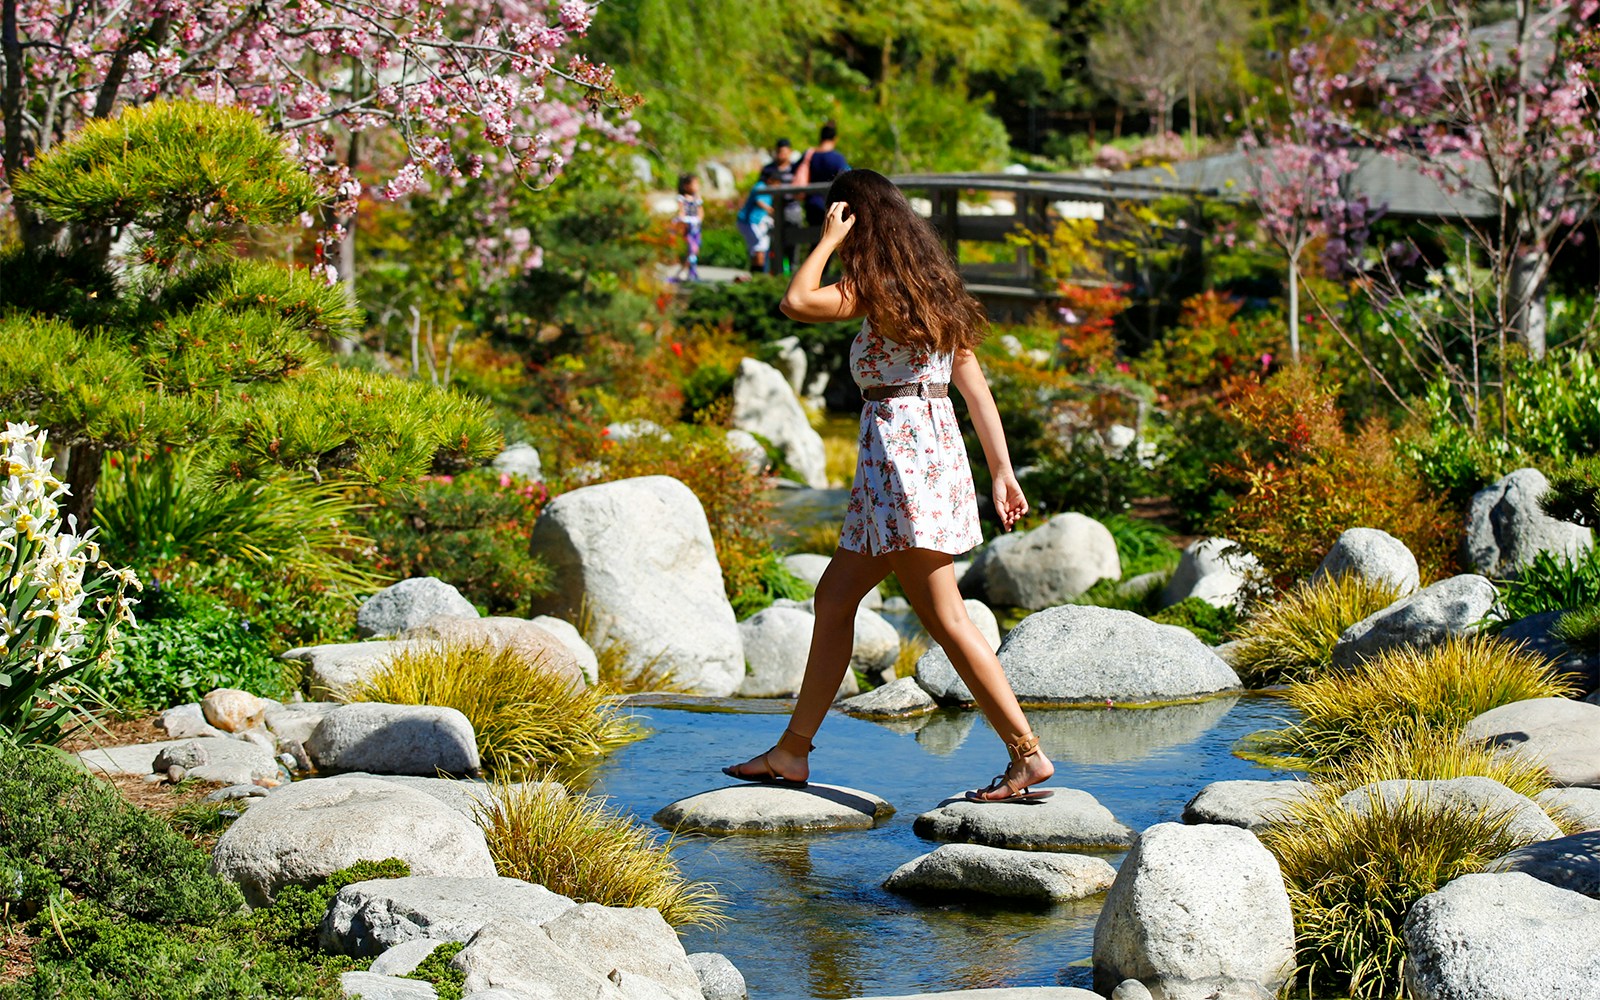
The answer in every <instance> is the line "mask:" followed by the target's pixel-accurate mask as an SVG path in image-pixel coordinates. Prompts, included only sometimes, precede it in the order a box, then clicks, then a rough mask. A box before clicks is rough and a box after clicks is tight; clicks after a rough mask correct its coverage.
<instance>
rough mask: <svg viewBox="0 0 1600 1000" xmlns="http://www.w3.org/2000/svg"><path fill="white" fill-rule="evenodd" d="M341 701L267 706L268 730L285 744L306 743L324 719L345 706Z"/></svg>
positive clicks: (286, 703) (302, 702) (293, 702)
mask: <svg viewBox="0 0 1600 1000" xmlns="http://www.w3.org/2000/svg"><path fill="white" fill-rule="evenodd" d="M343 704H344V702H340V701H291V702H285V703H283V704H279V703H278V702H271V703H269V704H268V705H267V715H266V726H267V729H268V730H269V731H270V732H271V733H272V735H273V736H274V737H276V738H277V739H278V740H279V741H281V742H284V743H302V744H303V743H305V741H306V740H309V739H310V738H311V734H312V733H314V732H316V729H317V724H318V723H319V722H321V721H322V717H323V716H325V715H327V714H328V713H329V712H331V711H333V710H334V709H336V708H338V707H340V706H341V705H343Z"/></svg>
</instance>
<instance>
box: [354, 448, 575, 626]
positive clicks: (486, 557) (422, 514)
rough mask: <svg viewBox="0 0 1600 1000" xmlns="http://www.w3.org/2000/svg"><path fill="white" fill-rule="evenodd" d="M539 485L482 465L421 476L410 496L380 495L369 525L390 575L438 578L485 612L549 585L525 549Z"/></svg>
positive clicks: (539, 499) (510, 606) (519, 602)
mask: <svg viewBox="0 0 1600 1000" xmlns="http://www.w3.org/2000/svg"><path fill="white" fill-rule="evenodd" d="M545 499H546V494H545V491H544V488H543V486H542V485H536V484H532V483H527V482H523V481H521V480H517V479H513V478H512V477H509V476H501V475H497V474H495V473H492V472H489V471H487V470H477V471H473V472H467V473H463V474H461V475H459V476H432V477H428V478H426V479H424V480H423V481H422V483H421V484H420V485H419V487H418V489H417V491H416V492H415V494H413V495H410V496H402V497H395V498H392V499H386V500H380V501H379V503H378V506H377V507H376V509H375V511H374V513H373V515H372V517H371V519H370V520H369V521H368V525H367V527H368V530H369V531H371V532H372V537H373V538H374V540H375V541H376V543H377V548H378V567H379V569H380V570H381V571H382V572H384V573H385V574H386V575H388V576H391V577H399V578H402V579H404V578H406V577H412V576H436V577H438V578H439V579H441V580H447V581H449V582H450V583H451V584H452V585H453V586H455V588H456V589H457V590H460V591H461V593H462V595H463V596H464V597H466V598H467V599H468V600H469V601H471V602H472V603H474V604H476V605H478V606H480V607H482V608H484V609H486V610H487V611H488V612H489V613H490V614H506V613H507V612H512V611H515V610H516V609H517V608H519V607H525V606H526V605H527V602H528V600H529V599H530V598H532V597H534V596H536V595H538V594H542V593H545V592H547V591H548V590H549V588H550V585H551V574H550V568H549V566H547V565H545V563H544V562H543V561H542V560H540V559H537V558H535V557H534V556H533V555H532V554H531V553H530V552H529V551H528V542H529V539H530V538H531V537H532V535H533V524H534V522H535V521H537V520H538V519H539V511H540V509H541V508H542V507H543V506H544V502H545Z"/></svg>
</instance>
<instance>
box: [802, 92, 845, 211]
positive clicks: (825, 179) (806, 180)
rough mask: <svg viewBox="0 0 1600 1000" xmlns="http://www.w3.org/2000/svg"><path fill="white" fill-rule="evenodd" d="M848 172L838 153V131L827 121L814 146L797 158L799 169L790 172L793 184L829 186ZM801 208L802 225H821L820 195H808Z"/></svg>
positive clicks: (841, 156) (822, 198) (842, 157)
mask: <svg viewBox="0 0 1600 1000" xmlns="http://www.w3.org/2000/svg"><path fill="white" fill-rule="evenodd" d="M849 169H850V164H849V162H848V161H847V160H845V158H844V154H843V153H841V152H839V127H838V126H837V125H835V124H834V123H833V119H831V118H830V119H828V120H827V121H826V122H824V123H823V126H822V131H821V132H819V133H817V144H816V145H815V146H813V147H812V148H810V149H808V150H806V152H805V155H804V156H802V157H800V165H799V166H798V167H796V168H795V171H794V182H795V183H796V184H832V183H833V181H834V179H835V178H837V177H838V176H839V175H840V174H842V173H844V172H845V171H846V170H849ZM805 204H806V225H808V226H820V225H822V213H823V208H824V204H825V199H824V197H823V195H821V194H819V193H813V194H808V195H806V202H805Z"/></svg>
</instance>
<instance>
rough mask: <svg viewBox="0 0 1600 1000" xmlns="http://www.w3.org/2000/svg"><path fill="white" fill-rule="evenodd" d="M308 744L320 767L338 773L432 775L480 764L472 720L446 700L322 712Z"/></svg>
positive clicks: (469, 770) (465, 771)
mask: <svg viewBox="0 0 1600 1000" xmlns="http://www.w3.org/2000/svg"><path fill="white" fill-rule="evenodd" d="M305 746H306V752H307V753H309V754H310V755H311V759H312V761H313V762H315V763H316V765H317V768H318V770H321V771H325V772H328V773H334V774H336V773H338V772H340V771H366V772H368V773H370V774H415V775H421V776H432V775H438V774H441V773H443V774H472V773H474V772H476V771H477V770H478V769H479V767H480V762H479V760H478V739H477V736H476V734H475V733H474V732H473V730H472V723H471V722H470V721H469V720H468V719H467V717H466V716H465V715H463V714H462V713H461V712H460V711H459V710H458V709H454V708H447V707H445V706H442V705H386V704H382V703H378V702H358V703H356V704H352V705H345V706H343V707H341V708H336V709H334V710H333V711H331V712H329V713H328V714H327V715H325V716H323V718H322V721H321V722H320V723H318V724H317V728H316V729H314V730H312V733H311V737H310V738H309V739H307V740H306V744H305Z"/></svg>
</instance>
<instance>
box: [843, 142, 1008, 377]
mask: <svg viewBox="0 0 1600 1000" xmlns="http://www.w3.org/2000/svg"><path fill="white" fill-rule="evenodd" d="M837 201H842V202H844V203H845V204H846V205H849V206H850V215H851V216H852V217H853V218H854V219H855V226H854V227H853V228H852V229H851V230H850V235H849V236H847V237H846V238H845V241H844V242H843V243H841V244H840V245H839V261H840V263H842V264H843V265H844V269H845V278H846V280H848V281H849V283H850V294H851V295H852V296H854V297H855V299H856V301H857V302H858V303H860V304H861V306H862V309H863V311H865V313H866V315H867V321H868V322H869V323H871V324H872V326H873V328H874V329H876V330H877V331H878V332H880V333H882V334H884V335H885V336H888V337H890V338H892V339H894V340H897V341H899V342H900V343H902V344H909V345H912V346H915V347H922V348H926V349H931V350H934V351H937V352H938V353H941V354H953V353H955V352H956V351H958V350H962V349H966V350H971V349H972V348H974V347H976V346H977V345H978V342H979V341H980V340H982V339H983V335H984V327H985V326H986V324H987V317H986V316H985V315H984V312H983V307H982V306H981V305H979V304H978V302H977V300H976V299H974V298H973V297H972V296H970V295H968V294H967V289H966V286H965V285H964V284H962V281H961V275H960V274H958V273H956V267H955V262H954V261H952V260H951V259H950V255H949V253H948V252H947V251H946V250H945V247H944V243H943V242H941V241H940V239H939V234H938V233H937V232H936V231H935V230H934V228H933V226H931V225H930V224H929V223H928V221H927V220H926V219H923V218H922V217H921V216H919V215H918V214H917V213H916V212H914V211H912V209H911V204H910V203H909V202H907V201H906V196H905V195H903V194H901V193H900V189H899V188H897V187H895V186H894V183H893V182H892V181H890V180H889V178H887V177H885V176H883V175H882V174H880V173H878V172H877V171H875V170H850V171H846V172H845V173H842V174H840V175H839V176H838V178H837V179H835V180H834V182H833V184H832V185H831V186H830V187H829V188H828V204H829V205H830V206H831V205H832V204H833V203H834V202H837Z"/></svg>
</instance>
